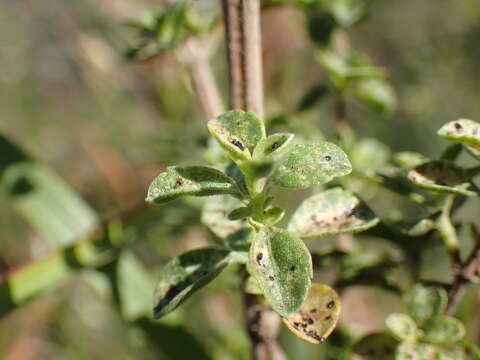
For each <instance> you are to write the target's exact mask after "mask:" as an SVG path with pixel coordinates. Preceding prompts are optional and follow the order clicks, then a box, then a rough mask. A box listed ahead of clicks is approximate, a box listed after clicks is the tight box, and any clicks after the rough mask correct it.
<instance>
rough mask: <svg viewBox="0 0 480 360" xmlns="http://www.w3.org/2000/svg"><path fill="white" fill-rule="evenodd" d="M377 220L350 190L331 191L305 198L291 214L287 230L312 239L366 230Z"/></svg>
mask: <svg viewBox="0 0 480 360" xmlns="http://www.w3.org/2000/svg"><path fill="white" fill-rule="evenodd" d="M379 221H380V219H379V218H377V217H376V216H375V214H374V213H373V211H372V210H370V208H369V207H368V206H367V205H366V204H365V203H364V202H362V201H361V200H360V199H359V198H358V197H356V196H355V195H354V194H353V193H352V192H351V191H349V190H344V189H341V188H333V189H329V190H327V191H324V192H322V193H320V194H317V195H314V196H312V197H309V198H307V199H306V200H304V201H303V202H302V204H301V205H300V206H299V208H298V209H297V211H295V213H294V214H293V217H292V219H291V220H290V223H289V225H288V231H290V232H291V233H293V234H296V235H297V236H300V237H302V238H316V237H321V236H330V235H336V234H343V233H355V232H360V231H364V230H366V229H369V228H371V227H373V226H375V225H376V224H378V222H379Z"/></svg>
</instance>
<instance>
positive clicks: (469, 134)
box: [438, 119, 480, 150]
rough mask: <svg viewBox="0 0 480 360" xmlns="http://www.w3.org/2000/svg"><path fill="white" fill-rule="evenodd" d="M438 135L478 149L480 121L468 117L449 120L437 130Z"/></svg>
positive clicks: (479, 148)
mask: <svg viewBox="0 0 480 360" xmlns="http://www.w3.org/2000/svg"><path fill="white" fill-rule="evenodd" d="M438 135H439V136H440V137H442V138H444V139H445V140H449V141H453V142H457V143H460V144H464V145H468V146H471V147H472V148H474V149H475V150H480V123H478V122H476V121H473V120H468V119H460V120H456V121H451V122H449V123H446V124H445V125H443V126H442V127H441V128H440V130H438Z"/></svg>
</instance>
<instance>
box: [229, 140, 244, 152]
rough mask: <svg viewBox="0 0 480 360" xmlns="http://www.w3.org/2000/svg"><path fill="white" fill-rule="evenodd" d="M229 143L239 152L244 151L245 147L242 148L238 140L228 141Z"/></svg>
mask: <svg viewBox="0 0 480 360" xmlns="http://www.w3.org/2000/svg"><path fill="white" fill-rule="evenodd" d="M230 143H231V144H232V145H234V146H236V147H237V148H239V149H240V150H241V151H243V150H245V147H244V146H243V144H242V143H241V142H240V141H238V140H235V139H234V140H230Z"/></svg>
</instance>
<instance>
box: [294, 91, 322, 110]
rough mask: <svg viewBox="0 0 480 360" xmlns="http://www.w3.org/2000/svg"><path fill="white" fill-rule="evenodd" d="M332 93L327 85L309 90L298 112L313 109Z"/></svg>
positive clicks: (298, 107)
mask: <svg viewBox="0 0 480 360" xmlns="http://www.w3.org/2000/svg"><path fill="white" fill-rule="evenodd" d="M329 93H330V90H329V88H328V86H327V85H325V84H320V85H316V86H314V87H312V88H311V89H309V90H308V91H307V92H306V93H305V94H304V95H303V96H302V98H301V99H300V101H299V103H298V106H297V110H298V111H307V110H310V109H311V108H313V107H314V106H315V105H316V104H317V103H318V102H320V101H321V100H323V99H325V97H326V96H327V95H328V94H329Z"/></svg>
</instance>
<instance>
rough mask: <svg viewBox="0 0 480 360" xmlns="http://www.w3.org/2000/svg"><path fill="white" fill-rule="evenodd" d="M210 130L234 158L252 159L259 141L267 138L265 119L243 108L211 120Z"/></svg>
mask: <svg viewBox="0 0 480 360" xmlns="http://www.w3.org/2000/svg"><path fill="white" fill-rule="evenodd" d="M208 130H209V131H210V133H211V134H212V135H213V137H215V139H217V141H218V142H219V143H220V145H221V146H222V147H223V148H224V150H225V151H226V152H227V153H228V154H229V156H230V157H231V158H232V160H250V159H251V158H252V156H251V153H252V152H253V149H254V148H255V146H256V145H257V143H258V142H259V141H260V140H261V139H264V138H265V126H264V124H263V121H262V120H261V119H259V118H258V117H257V116H256V115H255V114H254V113H252V112H245V111H242V110H232V111H228V112H226V113H224V114H223V115H220V116H219V117H217V118H216V119H213V120H210V121H209V122H208Z"/></svg>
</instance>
